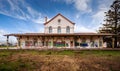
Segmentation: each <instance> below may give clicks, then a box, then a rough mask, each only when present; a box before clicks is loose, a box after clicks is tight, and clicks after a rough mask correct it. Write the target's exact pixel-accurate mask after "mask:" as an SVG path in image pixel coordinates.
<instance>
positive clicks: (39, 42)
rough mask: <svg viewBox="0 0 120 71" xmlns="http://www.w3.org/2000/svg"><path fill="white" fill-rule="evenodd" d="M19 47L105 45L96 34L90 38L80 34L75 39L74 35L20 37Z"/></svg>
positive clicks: (90, 46)
mask: <svg viewBox="0 0 120 71" xmlns="http://www.w3.org/2000/svg"><path fill="white" fill-rule="evenodd" d="M43 38H44V40H43ZM83 41H84V42H83ZM61 43H62V44H61ZM76 43H77V45H76ZM83 44H84V46H83ZM20 47H22V48H29V47H48V48H60V47H62V48H102V47H105V44H104V43H103V39H102V37H98V36H94V37H92V38H91V36H81V37H79V38H77V39H75V38H74V37H29V38H28V37H22V38H21V39H20Z"/></svg>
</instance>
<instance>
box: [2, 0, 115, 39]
mask: <svg viewBox="0 0 120 71" xmlns="http://www.w3.org/2000/svg"><path fill="white" fill-rule="evenodd" d="M113 1H114V0H0V41H4V40H5V37H3V36H2V35H3V34H8V33H26V32H43V31H44V25H43V23H44V18H45V17H46V16H47V17H48V19H51V18H52V17H54V16H55V15H57V14H58V13H61V14H62V15H64V16H65V17H67V18H68V19H70V20H71V21H73V22H74V23H76V25H75V32H96V30H98V28H99V27H100V26H101V24H100V23H102V22H103V19H104V16H105V15H104V12H106V11H107V10H108V9H109V7H110V5H111V4H112V2H113Z"/></svg>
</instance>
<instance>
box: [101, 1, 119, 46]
mask: <svg viewBox="0 0 120 71" xmlns="http://www.w3.org/2000/svg"><path fill="white" fill-rule="evenodd" d="M105 14H106V19H105V21H106V23H105V24H103V27H102V28H101V29H100V30H99V32H100V33H112V34H115V36H113V38H114V48H116V47H117V41H118V39H119V38H120V37H118V36H119V35H120V0H115V1H114V2H113V4H112V5H111V7H110V10H109V11H108V12H105Z"/></svg>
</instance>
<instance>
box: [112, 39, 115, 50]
mask: <svg viewBox="0 0 120 71" xmlns="http://www.w3.org/2000/svg"><path fill="white" fill-rule="evenodd" d="M114 41H115V40H114V38H112V48H114Z"/></svg>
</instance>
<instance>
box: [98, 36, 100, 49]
mask: <svg viewBox="0 0 120 71" xmlns="http://www.w3.org/2000/svg"><path fill="white" fill-rule="evenodd" d="M98 48H100V37H99V36H98Z"/></svg>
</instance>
